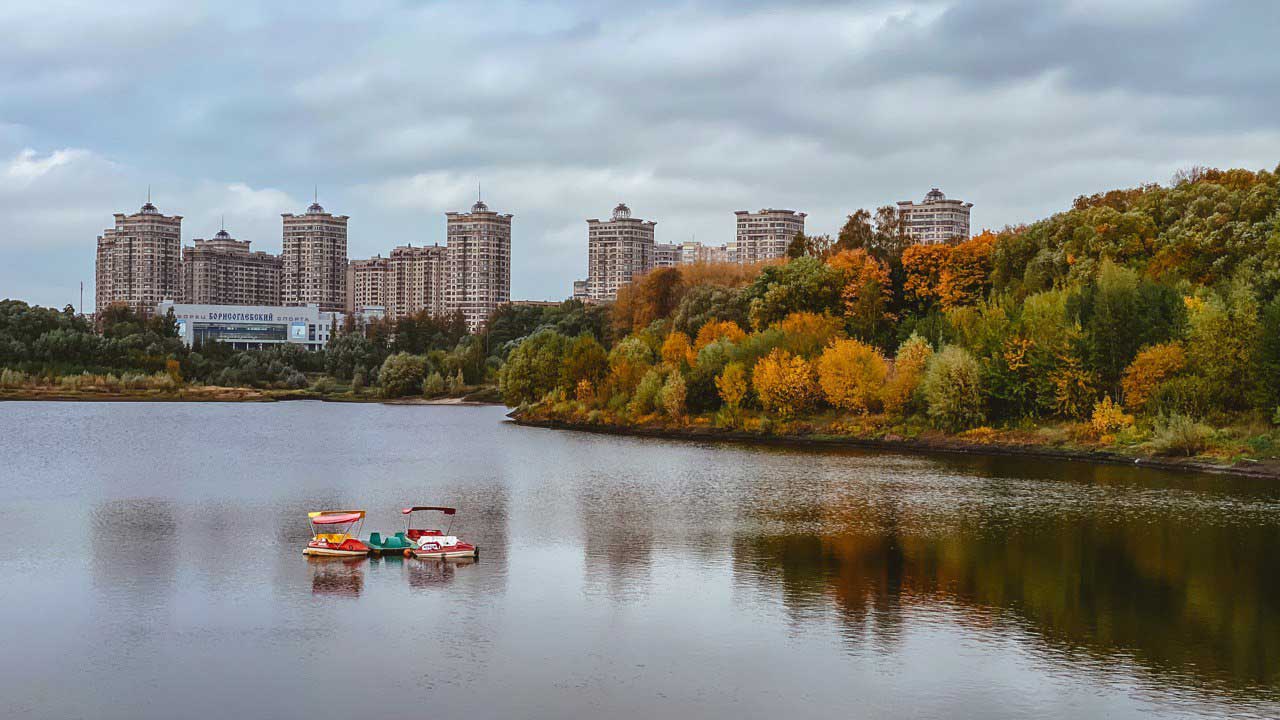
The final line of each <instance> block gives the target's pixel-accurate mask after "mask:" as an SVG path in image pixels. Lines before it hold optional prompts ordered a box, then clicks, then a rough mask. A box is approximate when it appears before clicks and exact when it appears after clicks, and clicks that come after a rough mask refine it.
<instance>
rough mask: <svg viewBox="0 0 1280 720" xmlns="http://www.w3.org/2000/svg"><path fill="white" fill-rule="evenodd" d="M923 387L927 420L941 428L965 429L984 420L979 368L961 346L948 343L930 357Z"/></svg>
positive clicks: (951, 429) (971, 356) (976, 362)
mask: <svg viewBox="0 0 1280 720" xmlns="http://www.w3.org/2000/svg"><path fill="white" fill-rule="evenodd" d="M923 389H924V396H925V400H926V401H927V402H928V407H929V411H928V412H929V419H930V421H932V422H933V424H934V425H935V426H937V427H939V428H941V429H943V430H950V431H953V432H955V431H959V430H964V429H965V428H969V427H974V426H977V425H981V424H982V422H983V420H984V419H985V416H986V413H985V412H984V411H983V406H982V374H981V370H980V368H979V366H978V361H977V360H975V359H974V357H973V355H970V354H969V351H968V350H965V349H964V348H962V347H959V346H957V345H948V346H946V347H944V348H942V350H940V351H939V352H938V353H936V354H935V355H934V356H933V357H931V358H930V359H929V363H928V366H927V367H926V369H925V375H924V384H923Z"/></svg>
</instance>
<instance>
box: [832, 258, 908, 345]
mask: <svg viewBox="0 0 1280 720" xmlns="http://www.w3.org/2000/svg"><path fill="white" fill-rule="evenodd" d="M827 264H828V265H830V266H831V267H833V268H835V269H837V270H840V271H841V272H842V273H843V274H844V277H845V284H844V289H843V290H841V291H840V298H841V300H843V301H844V311H845V315H847V316H848V318H849V321H850V324H851V327H852V328H853V331H854V332H855V333H856V334H858V335H860V336H862V337H866V338H869V337H872V336H873V335H875V332H876V330H877V329H878V328H879V327H880V326H881V325H882V324H883V323H885V322H888V321H891V320H893V319H894V316H893V314H892V313H890V312H889V306H890V304H891V303H892V302H893V282H892V281H891V280H890V278H889V268H888V266H886V265H885V264H884V263H883V262H880V261H879V260H877V259H875V258H874V257H872V256H871V255H870V254H869V253H867V251H866V250H863V249H861V248H859V249H857V250H844V251H842V252H839V253H836V254H835V255H832V256H831V257H830V258H829V259H828V260H827Z"/></svg>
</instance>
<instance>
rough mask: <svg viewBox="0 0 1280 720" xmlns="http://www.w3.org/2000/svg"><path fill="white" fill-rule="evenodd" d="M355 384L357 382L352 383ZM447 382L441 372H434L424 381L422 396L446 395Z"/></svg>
mask: <svg viewBox="0 0 1280 720" xmlns="http://www.w3.org/2000/svg"><path fill="white" fill-rule="evenodd" d="M352 385H353V386H354V385H355V383H352ZM444 393H445V382H444V376H443V375H441V374H440V373H439V372H432V373H431V374H430V375H427V377H426V379H424V380H423V381H422V396H423V397H427V398H435V397H440V396H441V395H444Z"/></svg>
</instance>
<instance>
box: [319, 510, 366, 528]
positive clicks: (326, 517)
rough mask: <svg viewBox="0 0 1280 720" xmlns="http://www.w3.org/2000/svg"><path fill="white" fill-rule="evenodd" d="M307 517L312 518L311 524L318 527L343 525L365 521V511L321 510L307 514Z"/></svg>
mask: <svg viewBox="0 0 1280 720" xmlns="http://www.w3.org/2000/svg"><path fill="white" fill-rule="evenodd" d="M307 517H309V518H311V522H313V523H315V524H316V525H341V524H343V523H352V522H355V521H357V520H362V519H364V511H363V510H321V511H320V512H313V513H307Z"/></svg>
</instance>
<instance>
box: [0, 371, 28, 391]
mask: <svg viewBox="0 0 1280 720" xmlns="http://www.w3.org/2000/svg"><path fill="white" fill-rule="evenodd" d="M29 382H31V376H30V375H27V374H26V373H24V372H18V371H17V370H10V369H9V368H5V369H3V370H0V387H4V388H20V387H25V386H26V385H27V383H29Z"/></svg>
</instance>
